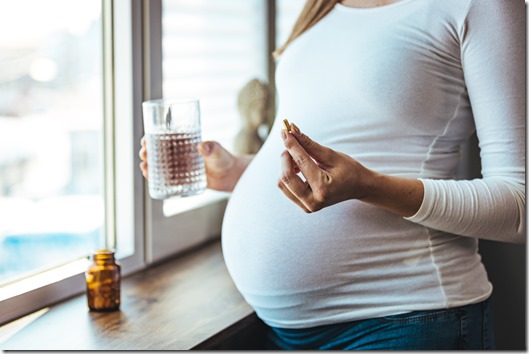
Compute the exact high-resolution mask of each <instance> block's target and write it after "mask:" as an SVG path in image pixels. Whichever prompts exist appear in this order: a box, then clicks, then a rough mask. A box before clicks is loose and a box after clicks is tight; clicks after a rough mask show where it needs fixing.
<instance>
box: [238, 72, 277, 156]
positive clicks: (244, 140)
mask: <svg viewBox="0 0 529 354" xmlns="http://www.w3.org/2000/svg"><path fill="white" fill-rule="evenodd" d="M237 108H238V110H239V113H240V115H241V118H242V128H241V130H240V131H239V132H238V133H237V136H236V137H235V141H234V150H235V153H237V154H255V153H256V152H257V151H259V149H260V148H261V145H263V142H264V140H265V139H266V136H267V135H268V132H269V128H270V124H271V122H272V115H273V111H272V93H271V90H270V87H269V85H268V84H267V83H265V82H263V81H260V80H258V79H252V80H251V81H249V82H248V83H247V84H246V85H245V86H244V87H243V88H242V89H241V91H240V92H239V96H238V99H237Z"/></svg>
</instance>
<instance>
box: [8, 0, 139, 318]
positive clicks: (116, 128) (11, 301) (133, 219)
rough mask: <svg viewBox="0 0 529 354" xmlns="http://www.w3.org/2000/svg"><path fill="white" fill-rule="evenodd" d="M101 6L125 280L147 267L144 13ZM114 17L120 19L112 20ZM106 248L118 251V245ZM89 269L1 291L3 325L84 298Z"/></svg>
mask: <svg viewBox="0 0 529 354" xmlns="http://www.w3.org/2000/svg"><path fill="white" fill-rule="evenodd" d="M101 4H102V12H101V16H102V24H103V38H102V39H103V40H102V45H103V48H104V49H103V58H102V59H101V60H102V61H103V73H104V74H103V87H102V89H103V96H104V98H103V107H104V126H103V136H104V147H105V148H104V178H105V183H104V185H105V240H109V239H111V240H112V239H113V240H117V241H118V242H119V240H130V237H131V235H132V237H133V244H134V251H133V253H132V254H130V255H126V256H124V257H123V258H120V259H119V262H120V264H121V266H122V274H123V275H124V276H126V275H128V274H130V273H133V272H135V271H137V270H139V269H142V268H144V267H145V260H144V259H145V258H144V250H145V245H144V237H143V236H144V202H145V200H144V194H143V193H141V192H138V191H141V190H143V188H144V185H145V182H144V180H143V176H142V175H141V172H140V171H139V168H138V167H137V166H138V164H139V162H140V160H139V156H138V154H137V150H138V145H139V144H137V143H136V142H139V140H140V139H141V136H142V131H143V128H142V126H141V124H140V123H141V96H142V92H141V87H142V77H141V73H142V70H143V61H142V32H143V30H142V9H141V2H140V1H137V0H131V1H114V0H101ZM116 13H119V14H120V16H114V14H116ZM123 14H126V15H123ZM116 88H120V89H119V90H116ZM122 88H128V89H127V90H125V89H122ZM131 116H132V117H134V119H131ZM118 155H119V159H118V158H116V157H117V156H118ZM131 177H132V178H131ZM117 181H119V183H117ZM135 191H136V192H135ZM109 235H112V236H113V237H108V236H109ZM128 242H130V241H128ZM106 244H107V246H109V247H114V246H115V243H114V242H110V243H109V242H106ZM87 264H88V260H87V259H80V260H78V261H74V262H71V263H68V264H65V265H62V266H59V267H56V268H54V269H51V270H48V271H45V272H42V273H39V274H36V275H34V276H29V277H26V278H23V279H21V280H19V281H16V282H13V283H11V284H7V285H6V286H4V287H2V288H0V325H3V324H5V323H8V322H10V321H12V320H15V319H17V318H20V317H22V316H24V315H27V314H29V313H32V312H34V311H36V310H39V309H42V308H45V307H48V306H50V305H52V304H54V303H57V302H59V301H61V300H65V299H67V298H69V297H72V296H74V295H78V294H81V293H83V292H84V291H85V287H86V285H85V280H84V271H85V269H86V267H87Z"/></svg>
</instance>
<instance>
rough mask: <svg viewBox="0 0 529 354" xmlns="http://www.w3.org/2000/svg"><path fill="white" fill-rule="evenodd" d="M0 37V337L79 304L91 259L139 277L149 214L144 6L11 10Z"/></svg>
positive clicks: (84, 0)
mask: <svg viewBox="0 0 529 354" xmlns="http://www.w3.org/2000/svg"><path fill="white" fill-rule="evenodd" d="M28 9H31V11H28ZM116 13H119V14H120V16H113V14H116ZM0 31H2V33H9V35H6V36H1V37H0V140H1V141H0V213H1V214H0V215H2V218H1V219H2V221H1V222H0V325H1V324H2V323H5V322H7V321H9V320H11V319H14V318H17V317H20V316H21V315H24V314H27V313H29V312H31V311H34V310H36V309H40V308H43V307H45V306H47V305H49V304H51V303H54V302H57V301H59V300H61V299H64V298H67V297H69V296H71V295H73V294H77V293H80V292H83V291H84V281H83V280H82V279H83V278H84V274H83V272H84V270H85V269H86V256H87V255H89V254H90V253H91V252H92V251H93V250H94V249H96V248H101V247H111V248H117V251H118V252H117V254H118V257H119V258H120V260H121V263H122V270H123V273H124V274H127V273H130V272H132V271H134V270H136V269H139V268H141V267H142V266H143V264H144V258H143V226H144V225H143V212H144V210H143V193H142V188H141V187H142V183H143V178H142V177H141V173H140V172H139V170H138V168H137V163H138V162H139V159H138V158H137V146H138V142H139V139H140V137H141V130H140V128H139V124H138V123H137V122H138V121H140V120H141V113H140V110H139V107H140V105H141V90H138V88H141V85H142V81H141V74H138V73H141V70H142V68H141V65H142V56H141V50H140V48H141V41H139V40H138V39H141V37H142V36H141V6H139V4H136V2H135V3H134V4H133V3H132V2H125V1H119V2H111V1H107V0H103V1H97V0H78V1H75V2H72V1H69V0H49V1H45V2H43V1H40V0H19V1H4V2H1V3H0ZM133 37H134V38H133ZM117 38H119V40H117ZM134 53H136V55H133V54H134ZM138 53H139V55H137V54H138ZM117 61H119V65H116V64H115V63H116V62H117ZM135 78H136V79H135ZM118 87H119V90H118V89H117V88H118ZM134 95H136V96H134ZM136 102H139V103H136ZM133 116H134V117H137V118H136V119H135V120H131V117H133ZM118 155H119V159H118V158H116V156H118ZM116 180H119V182H120V183H116Z"/></svg>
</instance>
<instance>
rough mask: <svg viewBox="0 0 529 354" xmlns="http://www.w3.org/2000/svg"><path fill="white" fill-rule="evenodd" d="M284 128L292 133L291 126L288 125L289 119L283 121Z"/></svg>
mask: <svg viewBox="0 0 529 354" xmlns="http://www.w3.org/2000/svg"><path fill="white" fill-rule="evenodd" d="M283 127H284V129H285V130H286V131H287V132H289V131H290V124H289V123H288V119H283Z"/></svg>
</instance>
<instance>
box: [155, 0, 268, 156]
mask: <svg viewBox="0 0 529 354" xmlns="http://www.w3.org/2000/svg"><path fill="white" fill-rule="evenodd" d="M265 10H266V8H265V1H263V0H230V1H219V0H193V1H189V0H164V1H163V19H162V23H163V29H162V31H163V41H162V50H163V92H164V96H165V97H182V96H183V97H190V96H192V97H197V98H199V99H200V104H201V111H202V137H203V139H204V140H216V141H219V142H220V143H221V144H223V145H224V146H225V147H226V148H227V149H229V150H232V148H233V139H234V137H235V135H236V134H237V132H238V131H239V129H240V128H241V126H242V125H241V119H242V118H241V116H240V114H239V112H238V109H237V96H238V93H239V91H240V90H241V89H242V88H243V86H244V85H245V84H246V83H247V82H248V81H250V80H251V79H253V78H258V79H266V46H265V39H266V26H265V20H266V17H265V16H266V11H265Z"/></svg>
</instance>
